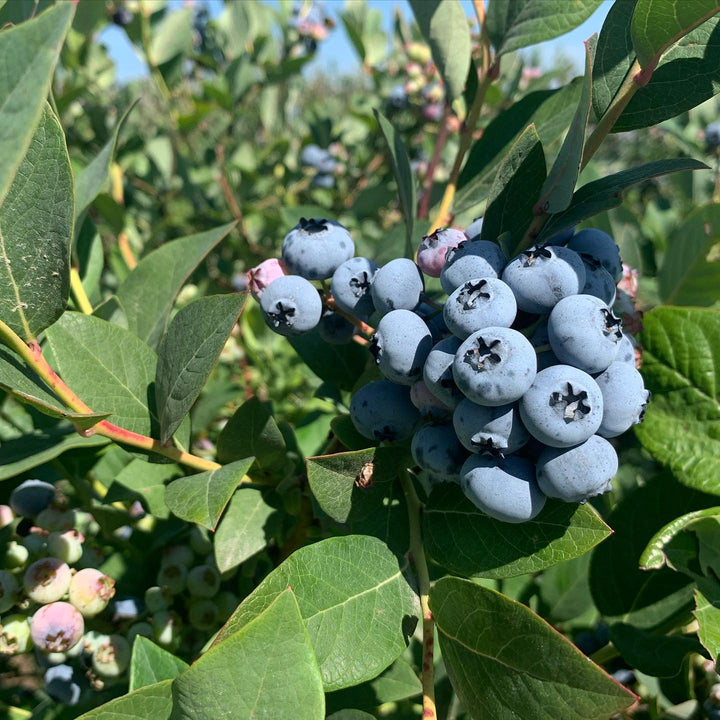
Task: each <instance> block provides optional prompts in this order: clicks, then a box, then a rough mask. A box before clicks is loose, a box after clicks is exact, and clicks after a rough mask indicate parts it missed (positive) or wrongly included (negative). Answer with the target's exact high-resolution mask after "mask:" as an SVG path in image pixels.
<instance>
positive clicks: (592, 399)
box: [520, 365, 603, 447]
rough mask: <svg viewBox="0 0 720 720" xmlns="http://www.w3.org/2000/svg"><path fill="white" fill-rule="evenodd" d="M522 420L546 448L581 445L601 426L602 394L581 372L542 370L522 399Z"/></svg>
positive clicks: (563, 368)
mask: <svg viewBox="0 0 720 720" xmlns="http://www.w3.org/2000/svg"><path fill="white" fill-rule="evenodd" d="M520 417H521V418H522V421H523V424H524V425H525V427H526V428H527V430H528V432H529V433H530V434H531V435H532V436H533V437H534V438H536V439H537V440H539V441H540V442H541V443H544V444H545V445H549V446H550V447H571V446H572V445H579V444H580V443H581V442H585V440H587V439H588V438H589V437H590V436H591V435H594V434H595V433H596V432H597V430H598V428H599V427H600V423H601V422H602V417H603V397H602V393H601V392H600V388H599V387H598V385H597V383H596V382H595V381H594V380H593V379H592V378H591V377H590V376H589V375H588V374H587V373H584V372H583V371H582V370H578V369H577V368H574V367H570V366H569V365H553V366H552V367H549V368H546V369H545V370H541V371H540V372H539V373H538V374H537V375H536V376H535V380H534V382H533V384H532V386H531V387H530V389H529V390H528V391H527V392H526V393H525V394H524V395H523V396H522V399H521V400H520Z"/></svg>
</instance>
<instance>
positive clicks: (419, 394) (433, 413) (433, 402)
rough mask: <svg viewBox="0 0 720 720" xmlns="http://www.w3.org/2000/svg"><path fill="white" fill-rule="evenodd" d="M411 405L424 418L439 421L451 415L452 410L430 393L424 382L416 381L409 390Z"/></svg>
mask: <svg viewBox="0 0 720 720" xmlns="http://www.w3.org/2000/svg"><path fill="white" fill-rule="evenodd" d="M410 399H411V400H412V404H413V405H414V406H415V407H416V408H417V409H418V410H419V411H420V414H421V415H422V416H423V417H424V418H431V419H433V420H439V419H442V418H445V417H447V416H448V415H450V414H451V413H452V408H451V407H449V406H448V405H446V404H445V403H444V402H443V401H442V400H440V399H439V398H436V397H435V395H433V394H432V392H430V388H429V387H428V386H427V385H426V384H425V381H424V380H418V381H417V382H416V383H413V385H412V387H411V388H410Z"/></svg>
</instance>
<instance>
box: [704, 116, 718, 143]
mask: <svg viewBox="0 0 720 720" xmlns="http://www.w3.org/2000/svg"><path fill="white" fill-rule="evenodd" d="M705 143H706V144H707V146H708V148H716V147H720V122H714V123H710V124H709V125H708V126H707V127H706V128H705Z"/></svg>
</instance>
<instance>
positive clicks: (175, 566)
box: [156, 562, 187, 595]
mask: <svg viewBox="0 0 720 720" xmlns="http://www.w3.org/2000/svg"><path fill="white" fill-rule="evenodd" d="M186 580H187V567H186V566H185V565H183V564H182V563H177V562H174V563H166V564H165V565H163V566H162V567H161V568H160V570H159V572H158V574H157V578H156V581H157V584H158V585H160V586H161V587H163V588H165V589H167V591H168V592H169V593H171V594H172V595H177V594H178V593H181V592H182V591H183V590H184V589H185V581H186Z"/></svg>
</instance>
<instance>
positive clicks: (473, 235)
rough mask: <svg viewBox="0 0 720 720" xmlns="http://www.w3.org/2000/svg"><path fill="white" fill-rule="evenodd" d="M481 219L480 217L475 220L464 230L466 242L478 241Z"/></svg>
mask: <svg viewBox="0 0 720 720" xmlns="http://www.w3.org/2000/svg"><path fill="white" fill-rule="evenodd" d="M482 226H483V219H482V218H481V217H477V218H475V219H474V220H473V221H472V222H471V223H470V224H469V225H468V226H467V230H465V234H466V235H467V239H468V240H479V239H480V233H481V232H482Z"/></svg>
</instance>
